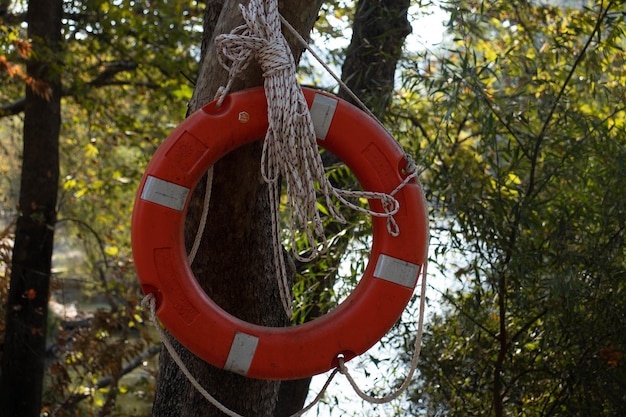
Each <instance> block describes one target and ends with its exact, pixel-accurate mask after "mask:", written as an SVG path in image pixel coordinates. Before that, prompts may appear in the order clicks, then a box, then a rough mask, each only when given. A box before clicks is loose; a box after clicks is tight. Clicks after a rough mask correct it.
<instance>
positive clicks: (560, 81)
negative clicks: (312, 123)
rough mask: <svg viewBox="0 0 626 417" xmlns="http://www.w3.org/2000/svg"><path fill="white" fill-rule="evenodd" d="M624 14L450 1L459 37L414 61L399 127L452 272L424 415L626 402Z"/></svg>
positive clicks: (606, 409) (544, 412)
mask: <svg viewBox="0 0 626 417" xmlns="http://www.w3.org/2000/svg"><path fill="white" fill-rule="evenodd" d="M622 7H623V5H621V4H620V3H618V2H611V1H602V2H598V3H597V4H594V5H593V7H589V8H587V7H585V8H580V9H571V8H564V7H560V6H550V5H545V4H535V3H530V2H527V1H524V2H501V1H489V2H486V1H485V2H481V1H463V2H461V1H450V2H448V3H446V8H447V10H448V12H449V13H450V20H449V22H448V30H449V34H450V36H451V37H452V40H451V43H450V44H449V45H448V46H447V48H445V49H443V50H441V51H437V52H431V51H427V52H424V53H422V54H420V55H419V56H418V57H415V60H414V61H413V62H408V63H407V64H406V71H405V76H406V77H405V88H404V93H403V94H402V96H401V97H399V98H398V103H397V109H396V110H395V111H394V114H395V116H396V118H397V119H396V121H397V124H398V130H399V132H400V133H399V136H404V137H406V139H405V140H407V141H410V140H413V143H414V146H417V148H416V150H415V152H416V153H417V154H419V159H420V160H421V161H422V162H423V163H424V165H425V166H426V171H425V173H424V175H425V177H426V183H427V184H428V194H429V199H430V201H432V212H433V215H434V216H435V218H436V227H435V234H436V235H439V236H440V239H439V240H438V241H437V240H436V241H435V244H436V245H435V249H434V259H433V260H432V261H433V262H434V263H435V264H437V265H439V267H440V268H441V269H442V270H443V273H444V274H446V275H448V276H450V278H451V279H452V275H453V276H454V280H455V282H456V285H455V286H453V287H452V288H449V289H448V290H447V291H445V293H444V294H442V296H443V307H442V310H441V311H439V312H438V313H437V314H435V315H434V316H433V318H432V320H431V323H430V325H429V327H428V332H427V334H426V341H425V346H424V349H423V363H422V366H421V372H422V378H423V379H422V381H421V382H420V383H419V384H418V386H417V387H416V391H415V393H414V397H413V398H414V400H415V402H414V405H413V407H414V408H415V409H416V413H417V412H419V413H421V414H424V415H433V416H434V415H496V416H504V415H524V416H525V415H529V416H530V415H532V416H556V415H560V416H576V415H580V416H588V415H622V414H624V412H625V411H626V399H625V398H624V396H623V393H622V387H623V386H624V384H626V366H625V364H624V360H623V352H625V351H626V333H625V332H624V329H625V328H626V320H625V319H624V314H623V311H624V309H625V308H626V305H625V301H624V296H623V292H624V290H625V288H626V263H625V261H626V260H625V253H624V233H625V230H624V229H625V228H626V210H625V209H626V207H625V206H624V199H623V195H625V193H626V175H625V174H626V172H625V165H624V162H625V160H626V159H625V158H626V146H625V145H626V142H625V139H624V138H625V131H624V128H625V125H624V116H625V110H626V107H625V106H624V94H625V93H626V90H625V88H624V85H625V83H624V81H626V79H625V77H626V65H625V64H626V63H625V62H624V59H623V57H624V53H623V47H624V45H625V37H624V32H623V31H624V23H623V17H622V12H621V11H620V10H621V8H622ZM411 138H419V139H418V140H417V141H415V139H411ZM416 142H417V143H416ZM441 236H445V237H441ZM459 253H461V254H462V257H459V256H458V254H459ZM459 258H460V259H459Z"/></svg>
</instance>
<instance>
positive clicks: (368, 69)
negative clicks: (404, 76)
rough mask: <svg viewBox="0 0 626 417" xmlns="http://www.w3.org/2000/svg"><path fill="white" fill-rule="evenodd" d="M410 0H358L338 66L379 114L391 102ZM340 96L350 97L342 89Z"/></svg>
mask: <svg viewBox="0 0 626 417" xmlns="http://www.w3.org/2000/svg"><path fill="white" fill-rule="evenodd" d="M410 4H411V2H410V0H359V3H358V4H357V10H356V14H355V17H354V25H353V32H352V40H351V42H350V46H348V49H347V51H346V59H345V61H344V63H343V66H342V68H341V73H342V78H343V81H344V82H345V83H346V84H347V85H348V87H350V89H351V90H352V91H353V92H354V93H356V95H357V96H358V97H359V98H360V99H361V100H362V101H363V102H364V103H366V104H367V106H368V107H369V109H370V110H371V111H372V112H373V113H374V114H375V115H376V116H377V117H379V118H380V117H382V116H383V115H384V114H385V111H386V110H387V107H388V106H389V103H390V102H391V98H392V94H393V83H394V75H395V72H396V65H397V64H398V60H399V59H400V57H401V55H402V46H403V45H404V41H405V39H406V37H407V35H408V34H409V33H411V25H410V23H409V21H408V19H407V11H408V9H409V6H410ZM339 96H340V97H341V98H343V99H345V100H347V101H352V100H351V99H350V98H349V97H348V95H347V94H346V93H345V92H343V91H341V92H340V93H339Z"/></svg>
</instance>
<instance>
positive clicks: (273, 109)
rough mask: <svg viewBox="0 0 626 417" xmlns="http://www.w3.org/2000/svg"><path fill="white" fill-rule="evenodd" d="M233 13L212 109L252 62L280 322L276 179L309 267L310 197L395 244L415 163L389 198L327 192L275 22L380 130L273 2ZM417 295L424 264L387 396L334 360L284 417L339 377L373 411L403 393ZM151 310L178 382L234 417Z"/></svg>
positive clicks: (322, 242) (151, 303)
mask: <svg viewBox="0 0 626 417" xmlns="http://www.w3.org/2000/svg"><path fill="white" fill-rule="evenodd" d="M239 7H240V10H241V14H242V16H243V19H244V21H245V24H244V25H241V26H239V27H237V28H235V29H234V30H233V31H232V32H231V33H230V34H224V35H220V36H218V37H217V38H216V41H215V42H216V47H217V49H218V50H220V51H221V54H218V57H219V61H220V64H221V65H222V66H223V67H224V68H225V69H226V70H227V71H228V73H229V79H228V82H227V84H226V86H224V87H220V88H219V89H218V92H217V95H216V99H217V106H218V107H219V106H221V104H222V103H223V100H224V99H225V97H226V95H227V94H228V92H229V91H230V88H231V87H232V83H233V81H234V79H235V78H236V77H237V75H238V74H239V73H240V72H241V71H243V70H244V69H245V68H246V67H247V66H248V65H249V63H250V59H251V58H253V57H254V58H256V59H257V61H258V62H259V64H260V65H261V69H262V70H263V77H264V80H265V81H264V86H265V92H266V96H267V104H268V124H269V127H268V131H267V134H266V137H265V141H264V143H263V152H262V156H261V174H262V176H263V179H264V180H265V181H266V183H267V184H268V185H269V198H270V206H271V210H272V212H271V220H272V240H273V248H274V262H275V265H277V268H276V271H277V272H276V279H277V282H278V286H279V292H280V297H281V301H282V304H283V307H284V309H285V312H286V313H287V315H288V316H291V314H292V307H291V303H292V301H291V290H290V286H289V280H288V276H287V272H286V267H285V259H284V254H283V252H282V245H281V237H280V211H279V203H280V183H279V178H283V180H284V181H285V183H286V187H287V209H288V210H289V222H290V230H291V236H290V238H291V245H292V248H293V249H294V256H295V257H296V258H297V259H298V260H299V261H301V262H309V261H311V260H313V259H315V258H316V257H317V256H318V255H319V254H322V253H324V252H325V251H326V250H327V248H328V241H327V239H326V236H325V234H324V228H323V223H322V218H321V215H320V212H319V209H318V207H317V198H318V193H319V194H320V195H321V196H322V197H323V198H324V200H325V203H326V206H327V209H328V212H329V214H330V216H332V218H334V219H335V220H337V221H339V222H341V223H345V222H346V220H345V218H344V217H343V215H342V214H341V213H340V212H339V211H338V210H337V209H336V207H335V204H333V198H336V199H337V200H338V201H339V202H340V203H341V204H342V205H344V206H347V207H349V208H351V209H354V210H358V211H360V212H363V213H366V214H369V215H371V216H374V217H386V218H387V230H388V232H389V233H390V234H391V235H392V236H397V235H398V234H399V233H400V231H399V229H398V225H397V223H396V221H395V219H394V218H393V215H394V214H396V213H397V212H398V210H399V203H398V201H397V200H396V199H395V198H394V197H393V196H394V195H395V194H396V193H397V192H398V191H400V190H401V189H402V187H404V186H405V185H406V184H407V183H409V182H410V181H412V180H416V181H417V182H418V184H419V179H418V178H417V169H416V166H415V162H414V161H413V160H412V159H411V158H410V157H409V156H408V155H407V165H406V167H405V169H404V171H405V173H406V174H407V177H406V178H405V179H404V180H403V181H402V182H401V183H400V184H398V186H397V187H396V188H395V189H394V190H393V191H392V192H391V193H389V194H386V193H379V192H371V191H348V190H340V189H336V188H335V187H333V186H332V185H331V184H330V182H329V181H328V179H327V178H326V174H325V171H324V166H323V163H322V160H321V157H320V154H319V152H318V149H317V141H316V135H315V129H314V126H313V122H312V119H311V115H310V112H309V109H308V106H307V103H306V100H305V98H304V94H303V93H302V89H301V88H300V86H299V84H298V82H297V78H296V66H295V62H294V60H293V56H292V55H291V53H290V51H289V47H288V45H287V41H286V40H285V38H284V36H283V34H282V31H281V21H282V23H283V24H284V25H285V27H286V28H287V29H288V30H289V31H291V33H292V34H293V35H294V36H295V37H296V38H297V39H298V40H299V42H300V43H301V44H302V45H303V46H304V47H305V48H306V49H307V50H308V51H309V52H310V53H311V54H312V55H313V56H314V57H315V58H316V59H317V60H318V62H320V64H322V66H323V67H324V68H325V69H326V70H327V71H328V72H329V74H331V76H333V78H334V79H335V80H336V81H337V82H338V83H339V85H340V87H341V88H343V89H344V90H345V91H346V92H347V93H348V94H349V95H350V97H351V98H352V99H353V100H354V101H355V102H356V103H357V104H358V105H359V106H360V107H361V108H362V109H363V110H364V111H365V112H366V113H367V114H368V115H369V116H370V117H372V118H373V119H374V120H376V121H377V122H378V123H379V124H380V125H381V126H382V123H381V122H380V121H379V120H378V119H377V118H376V117H375V116H374V114H372V112H371V111H370V110H369V109H368V108H367V106H365V104H363V102H362V101H361V100H360V99H359V98H358V97H357V96H356V95H355V94H354V93H353V92H352V91H351V90H350V89H349V88H348V87H347V86H346V85H345V84H344V83H343V81H342V80H341V79H340V78H339V77H338V76H336V75H335V74H334V73H333V71H332V70H331V69H330V68H329V67H328V66H327V65H326V64H325V63H324V62H323V61H322V60H321V59H320V58H319V56H317V54H315V52H314V51H313V50H312V49H311V48H310V46H309V45H308V43H307V42H306V40H304V38H302V36H300V34H299V33H298V32H297V31H296V30H295V29H294V28H293V27H292V26H291V25H290V24H289V22H287V21H286V20H285V19H284V18H283V17H282V16H280V14H279V12H278V2H277V1H276V0H251V1H250V3H249V4H248V6H247V7H245V6H243V5H240V6H239ZM383 127H384V126H383ZM212 175H213V169H212V168H211V169H210V170H209V172H208V179H207V188H206V193H205V200H204V203H203V212H202V216H201V219H200V225H199V227H198V232H197V234H196V236H195V239H194V244H193V246H192V249H191V251H190V254H189V256H188V260H189V263H190V264H191V263H193V260H194V258H195V255H196V253H197V250H198V247H199V245H200V241H201V238H202V230H204V227H205V224H206V216H207V214H208V208H209V202H210V198H211V184H212ZM420 189H421V184H420ZM350 198H356V199H360V198H365V199H368V200H372V199H377V200H380V201H381V203H382V206H383V212H376V211H374V210H369V209H365V208H363V207H360V206H357V205H356V204H353V203H352V202H350V201H349V200H348V199H350ZM296 229H299V230H301V231H303V232H304V234H305V236H306V240H307V245H308V252H309V253H308V254H307V253H306V251H305V253H297V251H295V248H296ZM318 241H319V243H318ZM425 294H426V262H425V263H424V265H422V285H421V292H420V304H419V318H418V329H417V334H416V337H415V346H414V351H413V357H412V360H411V365H410V369H409V372H408V374H407V376H406V378H405V380H404V382H403V383H402V385H401V386H400V387H399V388H398V389H397V390H396V391H395V392H393V393H391V394H389V395H387V396H385V397H381V398H376V397H372V396H370V395H367V394H365V393H364V392H363V391H362V390H361V389H360V388H359V387H358V385H357V383H356V382H355V380H354V378H353V377H352V375H350V372H349V370H348V368H347V367H346V365H345V361H344V358H343V357H342V356H340V357H338V364H339V366H338V368H336V369H334V370H333V371H332V372H331V374H330V375H329V377H328V379H327V381H326V383H325V384H324V386H323V387H322V389H321V391H320V392H319V393H318V395H317V396H316V397H315V399H314V400H313V401H312V402H311V403H310V404H309V405H307V406H306V407H304V408H303V409H302V410H300V411H299V412H297V413H295V414H293V415H292V417H296V416H300V415H302V414H304V413H305V412H307V411H308V410H310V409H311V408H312V407H313V406H314V405H315V404H316V403H317V402H319V401H320V400H321V398H322V397H323V395H324V393H325V391H326V389H327V388H328V386H329V385H330V383H331V381H332V380H333V378H334V377H335V375H336V374H337V373H338V372H339V373H342V374H343V375H345V376H346V378H347V380H348V381H349V383H350V385H351V386H352V388H353V389H354V391H355V392H356V393H357V395H359V397H360V398H362V399H363V400H365V401H368V402H370V403H374V404H382V403H387V402H390V401H392V400H394V399H396V398H398V397H399V396H400V395H401V394H402V393H403V392H404V391H405V390H406V389H407V388H408V386H409V384H410V382H411V379H412V377H413V375H414V373H415V371H416V368H417V362H418V358H419V354H420V350H421V341H422V334H423V319H424V308H425V299H426V295H425ZM155 304H156V301H155V298H154V295H153V294H148V295H146V297H145V298H144V299H143V301H142V306H144V308H146V309H147V310H149V311H150V314H151V319H152V322H153V324H154V326H155V327H156V329H157V330H158V333H159V336H160V338H161V341H162V343H163V345H164V346H165V348H166V349H167V351H168V352H169V354H170V355H171V357H172V359H173V360H174V362H175V363H176V364H177V365H178V366H179V367H180V369H181V371H182V372H183V374H184V375H185V376H186V377H187V378H188V379H189V381H190V382H191V383H192V385H193V386H194V387H195V388H196V389H197V390H198V392H200V393H201V394H202V395H203V396H204V398H206V399H207V400H208V401H209V402H210V403H211V404H213V405H214V406H215V407H216V408H218V409H219V410H220V411H221V412H223V413H224V414H226V415H228V416H231V417H232V416H234V417H242V416H240V415H239V414H237V413H235V412H234V411H232V410H230V409H228V408H227V407H225V406H224V405H223V404H221V403H220V402H219V401H218V400H217V399H215V398H214V397H213V396H211V395H210V394H209V393H208V392H207V391H206V390H205V389H204V388H203V387H202V386H201V385H200V383H199V382H198V381H197V380H196V379H195V377H194V376H193V375H192V374H191V373H190V372H189V370H188V369H187V367H186V366H185V364H184V363H183V362H182V360H181V358H180V356H179V355H178V354H177V352H176V351H175V349H174V347H173V346H172V344H171V342H170V341H169V338H168V337H167V335H166V334H165V332H164V331H163V329H162V328H161V327H160V326H159V324H158V320H157V317H156V306H155Z"/></svg>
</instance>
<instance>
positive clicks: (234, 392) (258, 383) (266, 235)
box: [153, 0, 321, 417]
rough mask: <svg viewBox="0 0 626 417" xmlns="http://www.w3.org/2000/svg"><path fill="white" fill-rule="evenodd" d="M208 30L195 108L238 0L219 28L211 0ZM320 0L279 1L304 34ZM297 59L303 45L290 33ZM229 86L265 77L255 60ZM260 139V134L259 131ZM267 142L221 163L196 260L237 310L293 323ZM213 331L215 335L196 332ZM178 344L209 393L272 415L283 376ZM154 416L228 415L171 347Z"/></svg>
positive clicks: (193, 220) (209, 82) (212, 288)
mask: <svg viewBox="0 0 626 417" xmlns="http://www.w3.org/2000/svg"><path fill="white" fill-rule="evenodd" d="M207 6H209V7H208V8H207V13H206V19H207V24H205V33H204V36H203V37H204V40H203V45H204V48H203V49H204V50H205V55H204V56H203V64H202V68H201V70H200V74H199V77H198V80H197V83H196V88H195V91H194V96H193V98H192V100H191V103H190V107H189V111H190V112H193V111H195V110H197V109H199V108H200V107H201V106H202V105H204V104H206V103H207V102H209V101H211V100H212V99H213V97H214V95H215V92H216V91H217V89H218V88H219V87H220V86H222V85H226V82H227V74H226V72H225V71H224V70H223V69H222V68H221V66H220V65H219V63H218V61H217V57H216V56H217V55H216V54H217V51H216V50H215V47H214V43H213V39H214V38H215V35H216V34H221V33H228V32H230V30H232V29H233V28H234V27H236V26H238V25H239V24H241V22H242V20H241V17H240V14H239V9H238V2H237V1H230V0H229V1H225V2H224V3H223V5H222V7H221V13H220V14H219V19H218V20H217V22H216V25H215V27H214V29H213V30H211V28H210V22H211V21H212V20H215V16H216V15H217V13H216V11H217V10H218V9H219V2H216V1H212V2H208V5H207ZM320 6H321V1H320V0H316V1H313V2H309V1H305V0H298V1H290V2H284V3H281V13H282V15H283V16H284V17H285V18H286V19H287V20H288V21H289V22H290V23H291V24H292V25H293V26H294V27H295V28H296V29H297V30H298V31H299V32H300V33H301V34H302V35H303V36H304V37H305V38H306V37H307V36H308V33H309V31H310V30H311V28H312V27H313V23H314V22H315V19H316V17H317V13H318V10H319V7H320ZM286 37H287V39H288V41H290V45H291V48H292V51H293V52H294V56H295V57H296V61H297V60H298V58H299V56H300V51H301V49H302V48H301V47H299V46H298V45H297V44H295V43H294V42H293V41H292V38H291V37H290V36H286ZM242 77H243V79H242V80H239V81H237V82H236V83H235V84H234V86H233V89H232V90H231V91H236V90H239V89H243V88H247V87H253V86H259V85H262V77H261V71H260V69H259V67H258V66H257V65H252V66H250V67H249V68H248V70H247V71H246V73H245V74H242ZM259 139H262V138H259ZM260 155H261V142H257V143H255V144H252V145H249V146H244V147H242V148H240V149H238V150H236V151H235V152H233V153H232V154H230V155H228V156H227V157H225V158H223V159H222V160H221V161H219V162H218V163H217V164H216V165H215V170H214V178H213V188H212V193H211V205H210V210H209V219H208V222H207V225H206V228H205V231H204V238H203V239H202V244H201V246H200V250H199V252H198V256H197V257H196V260H195V262H194V265H193V269H194V272H195V274H196V277H197V279H198V282H199V283H200V285H201V286H202V287H203V288H204V289H205V291H206V292H207V294H208V295H209V296H210V297H211V298H212V299H213V300H214V301H215V302H216V303H217V304H219V305H220V306H221V307H222V308H224V309H225V310H226V311H228V312H230V313H231V314H233V315H235V316H237V317H239V318H242V319H244V320H247V321H249V322H252V323H257V324H262V325H266V326H285V325H288V320H287V317H286V316H285V313H284V311H283V308H282V304H281V302H280V298H279V295H278V288H277V284H276V281H275V272H274V265H273V260H272V259H273V255H272V245H271V243H270V242H271V229H270V217H269V199H268V189H267V187H266V185H265V183H264V182H263V180H262V178H261V176H260ZM202 189H203V186H202V185H200V186H198V188H197V190H196V191H195V192H194V195H193V196H192V200H191V203H190V207H189V211H188V213H187V224H186V237H187V238H186V240H187V244H188V246H189V245H190V242H191V241H192V240H193V237H194V234H195V231H196V229H197V224H198V218H199V216H200V212H201V206H202V200H203V197H202V194H203V193H202V191H199V190H202ZM198 337H204V338H207V339H210V337H211V335H198ZM174 343H175V345H176V346H177V352H179V354H180V355H181V357H182V358H183V360H184V362H185V363H186V365H187V366H188V368H189V369H190V370H191V372H192V373H193V374H194V376H195V377H196V378H197V379H198V381H199V382H200V383H201V384H202V386H204V387H205V388H206V389H207V391H209V393H211V395H213V396H215V397H216V398H217V399H218V400H219V401H221V402H222V403H223V404H225V405H226V406H227V407H228V408H230V409H232V410H234V411H235V412H237V413H239V414H242V415H247V416H272V415H273V414H274V410H275V407H276V402H277V398H278V389H279V385H280V382H278V381H265V380H255V379H249V378H245V377H243V376H240V375H237V374H234V373H231V372H227V371H223V370H220V369H216V368H215V367H212V366H210V365H208V364H206V363H205V362H204V361H202V360H201V359H199V358H197V357H195V356H194V355H193V354H191V353H190V352H188V351H187V350H186V349H184V348H183V347H182V346H180V345H179V344H178V343H176V342H174ZM153 415H154V416H156V417H168V416H177V417H178V416H180V417H192V416H218V415H222V414H221V413H220V412H219V411H218V410H217V409H216V408H214V407H213V406H212V405H210V404H209V403H208V402H207V401H206V400H205V399H204V398H203V397H202V396H201V394H200V393H199V392H197V391H196V390H195V388H193V387H192V385H191V384H190V383H189V381H187V378H186V377H185V376H184V375H183V374H182V373H181V372H180V370H179V369H178V367H177V365H176V364H175V363H173V361H172V359H171V357H170V356H169V354H167V352H166V350H163V351H162V354H161V359H160V369H159V378H158V381H157V387H156V395H155V401H154V406H153Z"/></svg>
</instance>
